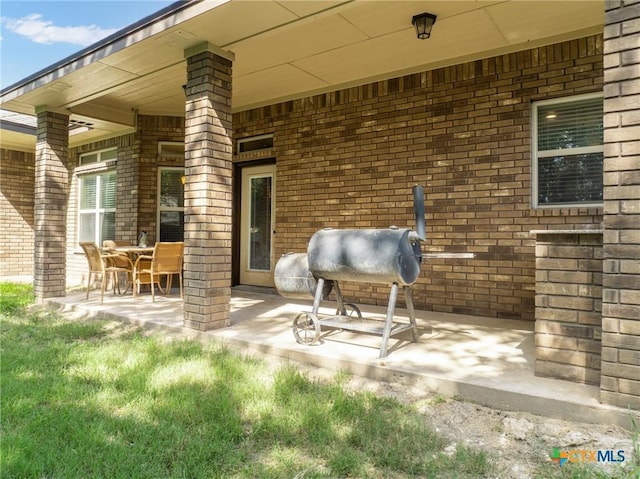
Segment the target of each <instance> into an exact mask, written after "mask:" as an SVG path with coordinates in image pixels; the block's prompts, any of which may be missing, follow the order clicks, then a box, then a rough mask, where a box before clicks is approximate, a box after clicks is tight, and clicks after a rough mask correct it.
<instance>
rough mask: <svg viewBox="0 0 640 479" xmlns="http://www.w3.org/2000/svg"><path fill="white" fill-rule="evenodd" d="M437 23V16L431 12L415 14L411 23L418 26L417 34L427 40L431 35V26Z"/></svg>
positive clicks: (421, 38)
mask: <svg viewBox="0 0 640 479" xmlns="http://www.w3.org/2000/svg"><path fill="white" fill-rule="evenodd" d="M434 23H436V16H435V15H432V14H430V13H421V14H419V15H414V16H413V18H412V19H411V24H412V25H413V26H414V27H416V35H418V38H419V39H420V40H426V39H427V38H429V37H430V36H431V27H433V24H434Z"/></svg>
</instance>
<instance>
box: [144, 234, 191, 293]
mask: <svg viewBox="0 0 640 479" xmlns="http://www.w3.org/2000/svg"><path fill="white" fill-rule="evenodd" d="M183 254H184V243H183V242H182V241H177V242H158V243H156V244H155V247H154V250H153V256H147V255H142V256H138V259H136V262H135V265H134V268H133V271H134V273H133V276H134V285H133V295H134V297H136V296H137V294H139V293H140V285H141V284H147V282H148V283H149V284H151V298H152V300H153V301H155V300H156V294H155V284H157V285H158V289H159V290H160V292H162V287H161V284H160V278H161V277H162V276H166V277H167V282H166V285H165V291H164V292H165V294H169V292H170V291H171V285H172V283H173V275H174V274H177V275H178V279H179V280H180V298H182V297H183V294H182V259H183ZM149 261H150V263H147V264H145V262H149Z"/></svg>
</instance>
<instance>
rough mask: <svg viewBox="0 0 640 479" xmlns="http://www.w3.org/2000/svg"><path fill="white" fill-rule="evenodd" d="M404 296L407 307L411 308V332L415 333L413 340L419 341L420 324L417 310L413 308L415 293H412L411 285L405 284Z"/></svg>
mask: <svg viewBox="0 0 640 479" xmlns="http://www.w3.org/2000/svg"><path fill="white" fill-rule="evenodd" d="M402 289H404V298H405V301H406V302H407V309H408V310H409V323H411V334H413V342H414V343H415V342H417V341H418V326H417V325H416V311H415V310H414V309H413V295H412V294H411V288H410V287H409V286H403V288H402Z"/></svg>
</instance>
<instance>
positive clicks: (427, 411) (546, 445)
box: [297, 365, 640, 479]
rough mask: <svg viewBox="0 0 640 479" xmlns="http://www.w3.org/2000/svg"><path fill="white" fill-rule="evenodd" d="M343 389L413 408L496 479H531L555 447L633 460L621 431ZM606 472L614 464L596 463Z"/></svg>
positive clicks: (418, 393) (415, 396) (324, 374)
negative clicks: (617, 453) (487, 463)
mask: <svg viewBox="0 0 640 479" xmlns="http://www.w3.org/2000/svg"><path fill="white" fill-rule="evenodd" d="M297 367H301V368H302V370H303V371H304V372H305V374H307V375H308V377H310V378H312V379H315V380H319V381H324V380H328V379H329V378H332V377H334V376H335V371H333V372H332V371H327V370H323V369H319V368H315V367H312V366H299V365H297ZM345 387H346V388H348V390H351V391H354V392H356V391H370V392H372V393H374V394H376V395H378V396H383V397H390V398H394V399H396V400H398V401H399V402H401V403H403V404H407V405H411V406H412V407H414V408H415V409H416V410H417V411H418V412H420V413H421V414H422V415H424V416H425V418H426V419H427V420H428V422H429V423H430V424H431V425H432V427H434V428H435V430H436V431H437V432H438V433H440V434H443V435H444V436H445V437H447V438H448V439H449V440H450V441H451V443H450V445H449V446H448V448H447V450H448V451H450V452H451V453H453V452H454V451H455V448H456V446H457V445H458V444H464V445H467V446H469V447H471V448H474V449H481V450H484V451H486V452H488V453H489V454H490V455H491V457H492V458H493V460H494V461H495V463H496V466H497V467H496V469H497V475H496V476H495V477H496V478H501V479H502V478H504V479H507V478H508V479H533V478H534V477H539V476H535V474H534V473H535V469H536V468H537V467H539V466H540V465H541V464H543V463H547V462H550V461H551V459H550V456H551V454H552V453H553V449H554V448H558V449H560V450H562V451H569V450H574V449H584V450H609V449H612V450H619V449H623V450H625V455H626V461H630V460H631V452H632V451H633V433H632V432H630V431H627V430H625V429H622V428H620V427H617V426H608V425H599V424H587V423H577V422H570V421H562V420H558V419H552V418H548V417H543V416H536V415H534V414H529V413H524V412H514V411H502V410H498V409H492V408H489V407H484V406H480V405H477V404H473V403H470V402H465V401H458V400H455V399H453V398H447V397H444V396H442V395H438V394H435V393H433V392H430V391H425V390H422V389H418V388H415V387H408V386H406V385H402V384H395V383H386V382H381V381H374V380H370V379H366V378H362V377H357V376H351V377H349V378H348V380H347V381H346V384H345ZM597 467H601V468H602V470H603V472H605V471H606V470H610V469H611V468H612V467H615V466H611V465H607V464H598V465H597ZM618 477H620V476H618ZM636 479H640V478H636Z"/></svg>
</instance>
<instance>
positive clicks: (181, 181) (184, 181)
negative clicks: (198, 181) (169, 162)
mask: <svg viewBox="0 0 640 479" xmlns="http://www.w3.org/2000/svg"><path fill="white" fill-rule="evenodd" d="M180 183H182V184H183V185H186V184H187V177H186V176H184V175H182V176H181V177H180Z"/></svg>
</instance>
